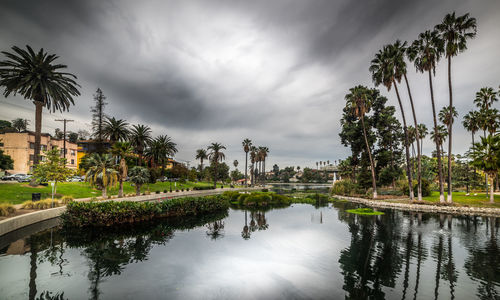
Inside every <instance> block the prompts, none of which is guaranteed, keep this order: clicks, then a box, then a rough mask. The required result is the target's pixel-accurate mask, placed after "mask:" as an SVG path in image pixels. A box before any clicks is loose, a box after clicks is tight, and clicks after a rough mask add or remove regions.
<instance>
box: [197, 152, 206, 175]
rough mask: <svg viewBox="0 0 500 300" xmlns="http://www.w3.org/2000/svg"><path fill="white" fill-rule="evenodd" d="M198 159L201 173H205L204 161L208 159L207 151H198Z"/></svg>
mask: <svg viewBox="0 0 500 300" xmlns="http://www.w3.org/2000/svg"><path fill="white" fill-rule="evenodd" d="M195 158H196V159H199V160H200V173H201V172H203V161H204V160H205V159H207V158H208V155H207V151H206V150H205V149H198V150H196V157H195Z"/></svg>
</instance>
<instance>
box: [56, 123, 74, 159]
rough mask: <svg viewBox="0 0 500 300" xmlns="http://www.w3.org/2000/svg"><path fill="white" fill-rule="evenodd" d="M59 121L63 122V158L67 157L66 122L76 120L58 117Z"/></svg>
mask: <svg viewBox="0 0 500 300" xmlns="http://www.w3.org/2000/svg"><path fill="white" fill-rule="evenodd" d="M56 121H57V122H63V124H64V125H63V126H64V127H63V149H64V150H63V158H66V123H67V122H74V121H75V120H68V119H57V120H56Z"/></svg>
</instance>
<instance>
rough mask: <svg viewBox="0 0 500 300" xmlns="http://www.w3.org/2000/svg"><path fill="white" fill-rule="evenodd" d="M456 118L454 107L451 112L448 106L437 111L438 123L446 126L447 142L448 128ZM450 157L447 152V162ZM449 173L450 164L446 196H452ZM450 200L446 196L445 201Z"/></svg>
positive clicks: (450, 154)
mask: <svg viewBox="0 0 500 300" xmlns="http://www.w3.org/2000/svg"><path fill="white" fill-rule="evenodd" d="M457 116H458V112H457V110H456V108H455V107H454V106H453V107H452V109H451V111H450V107H449V106H445V107H443V108H442V109H441V110H440V111H439V121H441V123H443V124H444V125H446V129H447V130H448V142H449V141H450V128H451V127H452V126H453V122H454V120H455V118H456V117H457ZM452 156H453V155H452V153H450V152H448V161H450V160H451V159H452ZM450 173H451V170H450V164H448V177H447V186H448V190H447V193H448V195H451V194H452V190H451V177H450ZM451 199H452V198H450V197H449V196H448V199H447V200H448V202H451Z"/></svg>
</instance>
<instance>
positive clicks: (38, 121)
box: [33, 101, 43, 166]
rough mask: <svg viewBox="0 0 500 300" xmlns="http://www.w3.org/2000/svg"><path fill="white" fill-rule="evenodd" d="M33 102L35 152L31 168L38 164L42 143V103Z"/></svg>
mask: <svg viewBox="0 0 500 300" xmlns="http://www.w3.org/2000/svg"><path fill="white" fill-rule="evenodd" d="M34 102H35V151H34V154H35V155H34V157H33V166H36V165H38V163H39V162H40V146H41V141H42V110H43V102H40V101H34Z"/></svg>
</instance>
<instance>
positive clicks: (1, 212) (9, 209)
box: [0, 203, 16, 217]
mask: <svg viewBox="0 0 500 300" xmlns="http://www.w3.org/2000/svg"><path fill="white" fill-rule="evenodd" d="M15 212H16V208H15V207H14V205H12V204H9V203H0V217H7V216H8V215H10V214H13V213H15Z"/></svg>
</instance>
